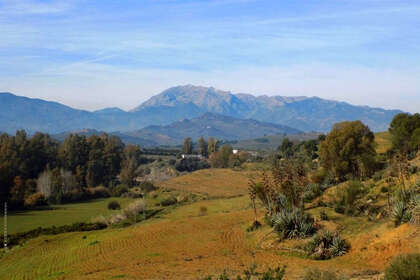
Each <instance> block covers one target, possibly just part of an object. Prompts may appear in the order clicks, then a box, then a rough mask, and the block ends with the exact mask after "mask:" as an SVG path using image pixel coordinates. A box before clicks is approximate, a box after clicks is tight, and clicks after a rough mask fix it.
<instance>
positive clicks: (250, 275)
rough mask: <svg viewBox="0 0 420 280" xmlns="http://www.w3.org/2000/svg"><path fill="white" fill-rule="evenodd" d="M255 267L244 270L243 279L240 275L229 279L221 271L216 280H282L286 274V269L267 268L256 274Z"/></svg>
mask: <svg viewBox="0 0 420 280" xmlns="http://www.w3.org/2000/svg"><path fill="white" fill-rule="evenodd" d="M255 269H256V265H254V266H253V267H251V269H249V270H245V271H244V272H243V274H244V276H243V277H244V278H242V276H241V275H238V276H236V277H234V278H230V277H229V275H228V274H227V273H226V271H223V273H222V274H220V275H219V276H218V277H217V278H216V280H231V279H232V280H234V279H235V280H242V279H243V280H250V279H255V280H282V279H283V277H284V275H285V274H286V267H285V266H283V267H280V266H279V267H276V268H268V270H266V271H263V272H256V271H255ZM204 279H205V280H212V279H213V278H212V277H211V276H208V277H206V278H204Z"/></svg>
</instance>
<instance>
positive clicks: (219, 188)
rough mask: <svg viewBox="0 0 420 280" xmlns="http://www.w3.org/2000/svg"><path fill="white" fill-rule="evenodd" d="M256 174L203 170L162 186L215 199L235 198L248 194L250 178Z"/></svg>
mask: <svg viewBox="0 0 420 280" xmlns="http://www.w3.org/2000/svg"><path fill="white" fill-rule="evenodd" d="M255 174H256V171H234V170H231V169H203V170H199V171H196V172H193V173H189V174H186V175H182V176H179V177H176V178H173V179H170V180H168V181H165V182H162V183H161V184H160V186H161V187H165V188H169V189H175V190H180V191H189V192H194V193H199V194H204V195H207V196H209V197H213V198H215V197H233V196H238V195H244V194H246V193H247V189H248V178H249V176H252V175H255Z"/></svg>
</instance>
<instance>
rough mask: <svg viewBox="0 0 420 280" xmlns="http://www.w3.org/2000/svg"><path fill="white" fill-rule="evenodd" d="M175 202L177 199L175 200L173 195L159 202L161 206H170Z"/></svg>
mask: <svg viewBox="0 0 420 280" xmlns="http://www.w3.org/2000/svg"><path fill="white" fill-rule="evenodd" d="M176 203H177V200H176V198H175V197H168V198H165V199H163V200H162V201H161V202H160V205H162V206H170V205H174V204H176Z"/></svg>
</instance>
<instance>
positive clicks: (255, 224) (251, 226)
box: [246, 221, 262, 232]
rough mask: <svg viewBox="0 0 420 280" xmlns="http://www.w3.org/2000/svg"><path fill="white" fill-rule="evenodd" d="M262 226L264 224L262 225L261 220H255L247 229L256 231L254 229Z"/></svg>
mask: <svg viewBox="0 0 420 280" xmlns="http://www.w3.org/2000/svg"><path fill="white" fill-rule="evenodd" d="M261 226H262V225H261V223H260V222H258V221H254V222H253V223H252V225H250V226H249V227H248V228H247V229H246V231H248V232H251V231H254V230H257V229H259V228H260V227H261Z"/></svg>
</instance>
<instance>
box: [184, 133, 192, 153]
mask: <svg viewBox="0 0 420 280" xmlns="http://www.w3.org/2000/svg"><path fill="white" fill-rule="evenodd" d="M182 152H183V153H184V154H187V155H189V154H192V152H193V143H192V140H191V137H187V138H185V140H184V146H183V147H182Z"/></svg>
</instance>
